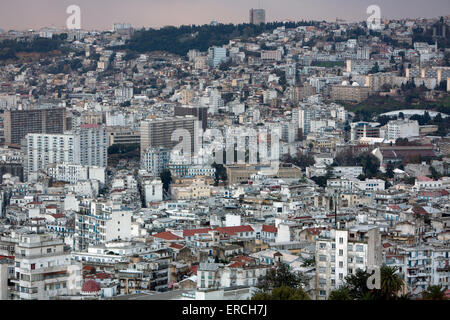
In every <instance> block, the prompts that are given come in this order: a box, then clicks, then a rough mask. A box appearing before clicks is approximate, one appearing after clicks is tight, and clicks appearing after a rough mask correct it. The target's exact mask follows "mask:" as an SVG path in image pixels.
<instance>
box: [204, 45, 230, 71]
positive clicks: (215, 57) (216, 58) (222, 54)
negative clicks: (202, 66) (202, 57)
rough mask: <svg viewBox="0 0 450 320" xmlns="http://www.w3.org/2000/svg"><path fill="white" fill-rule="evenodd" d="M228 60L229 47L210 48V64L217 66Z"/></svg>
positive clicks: (213, 66)
mask: <svg viewBox="0 0 450 320" xmlns="http://www.w3.org/2000/svg"><path fill="white" fill-rule="evenodd" d="M226 61H227V49H226V48H222V47H211V48H209V49H208V64H209V66H210V67H211V68H217V67H218V66H220V64H222V63H224V62H226Z"/></svg>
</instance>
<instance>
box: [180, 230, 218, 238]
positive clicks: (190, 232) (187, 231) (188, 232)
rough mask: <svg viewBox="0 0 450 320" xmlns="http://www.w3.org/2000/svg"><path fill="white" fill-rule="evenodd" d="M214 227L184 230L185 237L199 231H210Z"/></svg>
mask: <svg viewBox="0 0 450 320" xmlns="http://www.w3.org/2000/svg"><path fill="white" fill-rule="evenodd" d="M211 230H213V229H211V228H200V229H189V230H183V237H191V236H193V235H195V234H198V233H208V232H209V231H211Z"/></svg>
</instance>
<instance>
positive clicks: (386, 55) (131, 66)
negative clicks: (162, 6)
mask: <svg viewBox="0 0 450 320" xmlns="http://www.w3.org/2000/svg"><path fill="white" fill-rule="evenodd" d="M0 6H1V5H0ZM383 8H384V7H383V6H378V5H376V4H375V5H370V6H368V7H367V11H366V10H364V12H362V13H361V16H365V17H366V19H365V20H362V21H354V22H353V21H348V20H345V19H342V18H336V19H335V20H329V19H328V20H329V21H325V20H322V21H319V20H309V19H298V20H293V19H286V20H282V21H277V20H275V19H273V18H271V14H272V12H271V11H270V10H268V9H265V4H264V3H262V4H261V3H259V5H258V6H257V5H256V3H254V4H253V7H252V6H249V7H248V8H247V9H246V10H247V11H246V17H247V18H246V20H245V21H241V22H239V23H229V22H223V21H218V20H217V19H216V20H213V21H210V22H209V23H208V24H190V25H187V24H180V25H177V26H162V27H158V28H156V27H153V28H152V27H146V28H145V27H140V26H136V25H135V23H134V22H133V21H121V22H120V21H119V22H116V23H114V24H113V25H111V26H110V29H109V30H94V29H88V28H86V29H84V28H83V16H84V12H83V6H78V5H76V4H74V5H70V6H67V10H66V11H64V12H61V17H62V18H63V19H61V21H64V22H65V23H66V25H65V26H61V27H57V26H55V25H54V24H52V23H49V25H48V26H42V27H39V28H35V29H29V28H23V29H20V30H19V29H10V30H7V29H3V30H2V29H0V300H72V301H73V300H89V301H93V300H94V301H97V300H122V301H130V300H146V301H151V300H171V301H175V300H178V301H183V302H184V303H186V302H187V303H189V302H190V301H204V300H224V301H238V302H239V301H269V300H322V301H329V300H339V301H342V300H449V298H450V280H449V277H450V265H449V258H450V257H449V255H450V117H449V115H450V7H449V5H448V3H447V6H445V5H442V8H441V10H440V11H439V12H440V13H441V15H436V16H435V17H428V18H415V17H412V18H397V19H394V18H384V15H383V14H384V9H383ZM365 9H366V8H365ZM216 16H218V15H217V14H216ZM194 22H195V21H193V23H194ZM24 24H25V22H24ZM260 306H261V308H260V310H259V309H258V310H259V311H260V313H258V314H260V315H263V316H264V317H265V314H266V313H268V312H269V313H270V304H269V305H260ZM192 308H194V309H192ZM195 308H196V307H192V306H191V305H189V308H187V309H186V310H184V311H183V315H187V314H189V315H197V314H201V312H204V314H208V315H210V316H211V317H212V316H214V315H215V314H217V313H219V311H220V312H222V310H216V309H215V308H214V309H213V307H211V309H208V308H206V307H205V308H206V309H203V310H200V309H199V310H197V309H195ZM267 308H269V310H268V309H267ZM240 310H241V309H240ZM241 312H242V310H241ZM255 312H256V311H255ZM244 314H245V313H244ZM247 314H248V313H247ZM250 314H251V313H250ZM180 315H181V314H180Z"/></svg>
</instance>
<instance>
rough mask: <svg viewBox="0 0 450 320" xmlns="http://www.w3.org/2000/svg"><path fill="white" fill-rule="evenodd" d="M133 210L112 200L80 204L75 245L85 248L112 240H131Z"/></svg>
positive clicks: (78, 247)
mask: <svg viewBox="0 0 450 320" xmlns="http://www.w3.org/2000/svg"><path fill="white" fill-rule="evenodd" d="M131 215H132V212H131V210H129V209H128V208H126V207H123V206H122V205H121V204H117V203H113V202H112V201H107V202H101V201H97V200H95V201H90V202H89V201H88V202H83V203H81V204H80V212H78V213H77V214H76V217H75V233H74V247H75V248H76V250H85V249H86V248H87V246H88V245H98V244H101V243H104V242H108V241H112V240H130V238H131Z"/></svg>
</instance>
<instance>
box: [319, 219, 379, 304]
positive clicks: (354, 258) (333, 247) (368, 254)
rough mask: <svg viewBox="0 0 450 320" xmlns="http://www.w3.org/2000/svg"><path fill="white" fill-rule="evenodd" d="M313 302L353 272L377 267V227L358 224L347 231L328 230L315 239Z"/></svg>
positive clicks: (325, 295) (338, 285) (322, 297)
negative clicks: (314, 288)
mask: <svg viewBox="0 0 450 320" xmlns="http://www.w3.org/2000/svg"><path fill="white" fill-rule="evenodd" d="M315 258H316V278H317V279H316V283H317V286H316V299H317V300H325V299H327V298H328V295H329V294H330V292H331V291H332V290H334V289H337V288H339V287H340V286H342V285H343V284H344V281H345V277H346V276H347V275H349V274H354V273H355V272H356V270H357V269H361V270H366V268H367V267H369V266H378V267H379V266H381V263H382V249H381V237H380V232H379V229H378V227H376V226H368V225H359V226H355V227H352V228H350V229H349V230H336V229H332V230H331V231H327V232H324V233H322V235H321V236H320V237H319V239H317V240H316V254H315Z"/></svg>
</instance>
